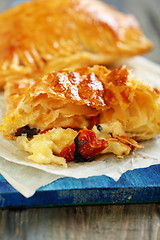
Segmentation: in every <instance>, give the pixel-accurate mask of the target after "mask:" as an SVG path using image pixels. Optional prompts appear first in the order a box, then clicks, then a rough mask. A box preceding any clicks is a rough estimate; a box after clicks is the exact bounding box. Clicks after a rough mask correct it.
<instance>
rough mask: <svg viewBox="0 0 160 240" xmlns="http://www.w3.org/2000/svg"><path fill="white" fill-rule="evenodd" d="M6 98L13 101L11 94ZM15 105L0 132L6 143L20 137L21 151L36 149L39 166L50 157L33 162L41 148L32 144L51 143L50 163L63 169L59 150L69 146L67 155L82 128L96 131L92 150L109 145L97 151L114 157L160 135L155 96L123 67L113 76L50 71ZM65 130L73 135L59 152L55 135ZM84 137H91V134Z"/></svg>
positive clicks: (99, 69) (90, 70) (97, 69)
mask: <svg viewBox="0 0 160 240" xmlns="http://www.w3.org/2000/svg"><path fill="white" fill-rule="evenodd" d="M9 89H12V88H11V87H10V86H8V95H7V97H8V102H9V98H10V94H9ZM10 93H11V97H12V98H13V96H14V94H13V92H12V91H10ZM19 100H20V101H18V99H17V103H16V105H17V107H16V108H14V107H15V106H14V107H13V106H11V107H10V111H9V112H10V113H9V114H8V115H7V116H6V117H5V118H4V119H3V123H2V125H1V131H2V132H3V133H4V135H5V136H6V137H8V138H12V139H15V138H17V137H18V139H19V140H18V141H19V142H21V144H20V145H21V146H22V145H23V148H24V149H25V150H27V151H29V152H30V151H31V152H32V150H33V149H34V150H33V152H32V153H33V154H32V155H33V156H34V157H33V158H31V159H32V160H34V161H38V160H37V159H39V161H40V162H41V163H51V162H52V160H51V159H50V158H49V157H48V158H47V160H44V156H43V157H42V158H40V156H39V155H38V157H37V155H36V154H35V152H34V151H36V153H37V150H35V149H39V151H41V150H42V149H43V148H39V147H38V146H39V144H36V141H38V143H40V142H41V140H42V139H43V141H42V142H43V145H45V146H48V145H47V144H51V143H52V144H51V145H49V146H50V147H49V149H50V152H51V151H52V152H53V153H54V154H55V155H54V156H56V160H55V159H54V160H53V162H54V163H56V164H58V163H57V162H58V160H57V157H59V156H60V159H61V160H63V161H60V162H59V164H62V165H65V160H64V156H65V153H64V152H63V149H64V148H66V147H69V149H68V148H67V150H66V151H71V150H70V149H73V147H72V146H70V143H71V142H72V143H74V141H75V136H77V134H81V135H82V137H81V138H84V136H83V135H84V132H81V131H83V130H85V129H87V130H88V131H91V132H94V134H95V136H96V138H97V140H96V139H95V140H94V143H96V146H98V147H99V142H97V141H99V139H101V140H102V139H103V140H105V141H107V143H106V142H105V143H104V142H103V143H101V144H102V145H103V146H104V149H101V148H100V149H101V151H100V152H102V153H107V152H113V153H115V154H116V155H118V156H121V155H127V154H129V153H130V151H131V150H133V149H134V148H136V147H141V146H140V145H139V144H138V143H137V142H136V141H139V140H147V139H150V138H152V137H153V136H155V135H157V134H159V133H160V120H159V119H160V101H159V94H157V92H156V91H155V90H154V89H152V88H151V87H149V86H148V85H146V84H145V83H143V82H141V81H138V80H137V79H136V78H134V77H133V76H132V74H131V73H130V72H129V70H127V69H126V68H125V67H124V66H120V67H118V68H116V69H114V70H112V71H111V70H108V69H106V68H105V67H103V66H93V67H83V68H79V69H75V70H61V71H54V72H52V73H50V74H47V75H44V76H43V77H42V78H40V79H39V80H38V81H35V83H33V85H32V86H31V87H30V88H29V89H26V91H24V92H23V94H22V96H21V97H20V99H19ZM66 129H68V130H67V131H71V134H70V135H71V138H70V137H69V136H70V135H69V134H67V135H68V138H69V139H70V140H69V143H68V142H67V143H66V140H64V141H62V140H61V141H60V143H61V144H59V143H58V147H57V145H56V144H57V143H56V141H58V140H53V138H54V137H55V135H56V136H57V133H56V134H55V131H59V132H61V133H60V135H61V138H63V133H64V135H65V134H66V132H65V131H66ZM85 131H86V130H85ZM54 134H55V135H54ZM85 134H86V135H87V137H89V136H90V134H92V133H90V132H85ZM34 135H35V136H34ZM81 135H80V136H81ZM88 135H89V136H88ZM19 136H20V137H19ZM27 137H28V138H29V139H27ZM32 137H33V138H32ZM85 137H86V136H85ZM89 138H90V137H89ZM51 139H52V140H51ZM56 139H57V138H56ZM44 141H46V144H44ZM22 142H23V144H22ZM53 143H54V144H53ZM32 144H33V145H32ZM105 144H106V145H105ZM53 145H54V146H53ZM51 146H52V147H51ZM106 146H107V147H106ZM31 149H32V150H31ZM55 149H56V150H55ZM57 149H58V150H57ZM98 149H99V148H98ZM39 151H38V152H39ZM44 152H45V153H46V152H47V150H46V149H45V150H44V151H43V153H44ZM35 155H36V157H35ZM42 155H43V154H42V153H41V156H42ZM72 155H73V154H72ZM48 159H50V160H48ZM43 161H44V162H43Z"/></svg>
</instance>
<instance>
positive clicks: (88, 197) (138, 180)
mask: <svg viewBox="0 0 160 240" xmlns="http://www.w3.org/2000/svg"><path fill="white" fill-rule="evenodd" d="M147 202H160V165H154V166H151V167H149V168H144V169H136V170H132V171H128V172H126V173H124V174H123V175H122V176H121V178H120V179H119V181H118V182H115V181H114V180H113V179H111V178H109V177H106V176H99V177H90V178H87V179H74V178H62V179H59V180H57V181H55V182H52V183H51V184H49V185H47V186H45V187H42V188H40V189H39V190H38V191H37V192H36V193H35V194H34V196H32V197H30V198H25V197H23V196H22V195H21V194H20V193H18V192H17V191H16V190H15V189H14V188H13V187H12V186H11V185H10V184H9V183H8V182H7V181H6V180H5V179H4V178H3V177H2V176H0V207H1V208H8V207H14V208H15V207H40V206H43V207H48V206H62V205H80V204H120V203H147Z"/></svg>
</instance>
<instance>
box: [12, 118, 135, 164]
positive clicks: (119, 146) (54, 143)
mask: <svg viewBox="0 0 160 240" xmlns="http://www.w3.org/2000/svg"><path fill="white" fill-rule="evenodd" d="M101 126H102V129H103V130H102V131H101V132H100V131H98V130H97V128H96V126H94V127H93V129H92V130H93V131H94V132H95V134H96V136H97V138H98V139H105V140H106V141H108V147H107V148H106V149H104V150H103V151H102V152H101V153H102V154H104V153H114V154H115V155H117V156H118V157H121V156H123V155H128V154H129V153H130V151H131V145H129V144H128V142H129V140H124V141H121V140H120V139H118V138H114V137H111V135H110V133H112V134H113V135H116V134H118V133H121V134H122V133H124V132H123V129H122V126H121V124H120V123H119V122H118V121H117V122H115V123H112V124H102V125H101ZM76 136H77V132H76V131H74V130H73V129H71V128H67V129H63V128H60V127H58V128H54V129H52V130H49V131H47V132H46V133H43V134H38V135H35V136H34V137H33V138H32V139H31V140H29V139H27V137H26V136H25V135H23V136H20V137H17V142H18V145H19V147H20V148H21V149H22V150H25V151H27V152H28V153H30V156H28V159H30V160H32V161H34V162H36V163H41V164H52V163H54V164H57V165H62V166H64V167H67V164H66V160H65V159H64V158H63V157H59V156H58V155H59V154H60V152H61V151H62V150H63V149H64V148H65V147H67V146H70V145H71V144H72V143H73V142H74V138H75V137H76Z"/></svg>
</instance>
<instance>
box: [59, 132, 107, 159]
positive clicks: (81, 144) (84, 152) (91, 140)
mask: <svg viewBox="0 0 160 240" xmlns="http://www.w3.org/2000/svg"><path fill="white" fill-rule="evenodd" d="M107 146H108V142H107V141H106V140H104V139H97V138H96V135H95V133H94V132H93V131H91V130H88V129H83V130H80V131H79V133H78V135H77V136H76V137H75V139H74V143H72V144H71V145H70V146H68V147H65V148H64V149H63V150H62V151H61V153H60V156H61V157H64V158H65V159H66V161H67V162H71V161H75V162H90V161H92V160H93V159H94V157H95V156H96V155H98V154H99V153H101V152H102V151H103V150H104V149H105V148H106V147H107Z"/></svg>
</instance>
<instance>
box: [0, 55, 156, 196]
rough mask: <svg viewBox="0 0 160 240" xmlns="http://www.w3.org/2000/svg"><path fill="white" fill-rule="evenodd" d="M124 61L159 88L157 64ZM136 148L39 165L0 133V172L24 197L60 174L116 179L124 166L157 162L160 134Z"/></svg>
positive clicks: (1, 108)
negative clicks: (125, 153) (121, 153)
mask: <svg viewBox="0 0 160 240" xmlns="http://www.w3.org/2000/svg"><path fill="white" fill-rule="evenodd" d="M121 64H125V65H126V66H129V67H130V68H133V70H134V73H135V75H136V76H138V77H139V79H142V80H144V81H145V82H147V83H149V85H151V86H152V87H157V88H159V89H160V67H159V65H157V64H154V63H153V62H150V61H149V60H146V59H144V58H142V57H137V58H132V59H130V60H123V61H121V62H118V63H117V65H121ZM4 112H5V106H4V101H3V93H2V94H1V95H0V117H1V116H3V115H4ZM142 144H143V145H144V149H139V150H137V151H135V152H133V153H132V154H131V155H129V156H127V157H124V158H122V159H118V158H116V157H115V156H114V155H103V156H101V157H100V158H98V159H97V161H93V162H90V163H70V164H69V165H68V168H63V167H57V166H55V165H42V164H36V163H33V162H31V161H30V160H28V159H27V156H28V154H27V153H26V152H23V151H21V150H19V149H18V147H17V145H16V143H15V142H14V141H11V140H6V139H4V138H3V137H2V136H0V157H1V158H0V173H1V174H2V175H3V176H4V177H5V178H6V180H7V181H8V182H9V183H10V184H11V185H12V186H13V187H14V188H15V189H17V190H18V191H19V192H20V193H21V194H23V195H24V196H25V197H30V196H32V195H33V194H34V193H35V191H36V190H37V189H38V188H39V187H41V186H44V185H46V184H48V183H50V182H52V181H55V180H57V179H58V178H61V177H66V176H67V177H75V178H87V177H89V176H101V175H106V176H109V177H112V178H113V179H114V180H115V181H117V180H118V179H119V178H120V176H121V175H122V174H123V173H124V172H126V171H127V170H132V169H136V168H144V167H149V166H151V165H154V164H160V157H159V155H160V150H159V149H160V147H159V145H160V137H159V136H157V137H156V138H153V139H151V140H149V141H146V142H144V143H142Z"/></svg>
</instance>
